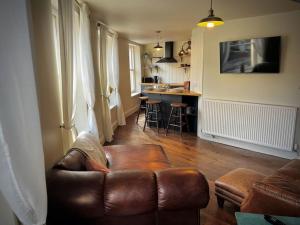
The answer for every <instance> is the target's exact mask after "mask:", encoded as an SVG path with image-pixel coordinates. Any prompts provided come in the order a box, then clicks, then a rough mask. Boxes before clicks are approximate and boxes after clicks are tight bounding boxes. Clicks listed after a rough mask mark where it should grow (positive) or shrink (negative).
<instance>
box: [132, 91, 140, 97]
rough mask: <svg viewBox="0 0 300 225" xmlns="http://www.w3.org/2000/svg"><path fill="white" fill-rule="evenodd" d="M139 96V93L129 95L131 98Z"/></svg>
mask: <svg viewBox="0 0 300 225" xmlns="http://www.w3.org/2000/svg"><path fill="white" fill-rule="evenodd" d="M139 94H141V93H140V92H133V93H131V97H132V98H133V97H135V96H138V95H139Z"/></svg>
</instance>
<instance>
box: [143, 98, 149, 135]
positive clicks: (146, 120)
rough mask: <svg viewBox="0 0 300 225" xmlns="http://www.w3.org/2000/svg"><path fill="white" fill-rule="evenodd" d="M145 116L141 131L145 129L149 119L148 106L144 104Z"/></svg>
mask: <svg viewBox="0 0 300 225" xmlns="http://www.w3.org/2000/svg"><path fill="white" fill-rule="evenodd" d="M145 110H146V115H145V123H144V128H143V131H145V129H146V123H148V118H149V105H148V104H147V103H146V109H145Z"/></svg>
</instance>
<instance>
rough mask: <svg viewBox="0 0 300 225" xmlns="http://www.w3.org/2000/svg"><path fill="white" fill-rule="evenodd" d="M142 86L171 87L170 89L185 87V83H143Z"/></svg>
mask: <svg viewBox="0 0 300 225" xmlns="http://www.w3.org/2000/svg"><path fill="white" fill-rule="evenodd" d="M141 85H142V86H155V85H157V86H164V85H169V86H170V87H183V86H184V85H183V83H141Z"/></svg>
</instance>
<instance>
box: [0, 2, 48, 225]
mask: <svg viewBox="0 0 300 225" xmlns="http://www.w3.org/2000/svg"><path fill="white" fill-rule="evenodd" d="M26 3H27V1H26V0H15V1H6V3H5V7H4V6H3V7H1V8H0V15H1V16H0V17H1V20H0V29H1V45H0V68H1V73H0V105H1V107H0V191H1V194H2V195H3V196H4V197H5V199H6V201H7V203H8V204H9V206H10V208H11V209H12V211H13V212H14V213H15V215H16V216H17V217H18V219H19V220H20V221H21V222H22V224H24V225H42V224H45V222H46V215H47V193H46V182H45V166H44V154H43V146H42V135H41V129H40V119H39V111H38V102H37V95H36V84H35V77H34V70H33V62H32V52H31V44H30V32H29V29H28V27H29V24H28V14H27V4H26ZM16 15H17V16H16ZM0 220H1V219H0Z"/></svg>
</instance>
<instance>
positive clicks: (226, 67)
mask: <svg viewBox="0 0 300 225" xmlns="http://www.w3.org/2000/svg"><path fill="white" fill-rule="evenodd" d="M280 46H281V37H280V36H277V37H264V38H253V39H245V40H239V41H226V42H221V43H220V72H221V73H279V70H280V49H281V47H280Z"/></svg>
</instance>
